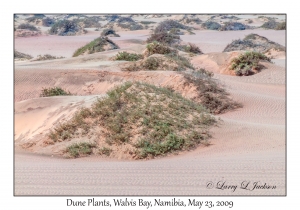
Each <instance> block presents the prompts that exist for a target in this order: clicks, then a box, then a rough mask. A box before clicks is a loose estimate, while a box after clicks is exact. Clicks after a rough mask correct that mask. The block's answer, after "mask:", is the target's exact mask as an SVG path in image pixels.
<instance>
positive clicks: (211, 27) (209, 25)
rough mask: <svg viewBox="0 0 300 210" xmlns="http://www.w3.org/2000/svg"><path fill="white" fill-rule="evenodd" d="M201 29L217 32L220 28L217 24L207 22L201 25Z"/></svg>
mask: <svg viewBox="0 0 300 210" xmlns="http://www.w3.org/2000/svg"><path fill="white" fill-rule="evenodd" d="M202 27H203V28H205V29H207V30H219V29H220V28H221V25H220V24H219V23H217V22H213V21H207V22H204V23H202Z"/></svg>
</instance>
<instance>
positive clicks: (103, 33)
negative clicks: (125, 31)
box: [101, 28, 120, 37]
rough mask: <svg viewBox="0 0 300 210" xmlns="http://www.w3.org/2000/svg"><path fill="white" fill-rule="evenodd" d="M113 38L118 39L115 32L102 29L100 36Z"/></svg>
mask: <svg viewBox="0 0 300 210" xmlns="http://www.w3.org/2000/svg"><path fill="white" fill-rule="evenodd" d="M110 35H111V36H115V37H120V35H119V34H117V33H116V32H115V30H113V29H109V28H108V29H104V30H103V31H102V32H101V36H110Z"/></svg>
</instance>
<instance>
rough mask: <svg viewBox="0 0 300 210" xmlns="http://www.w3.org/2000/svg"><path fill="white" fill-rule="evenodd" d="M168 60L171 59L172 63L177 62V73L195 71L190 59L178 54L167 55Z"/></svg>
mask: <svg viewBox="0 0 300 210" xmlns="http://www.w3.org/2000/svg"><path fill="white" fill-rule="evenodd" d="M165 56H166V57H167V58H169V59H170V60H172V61H175V63H176V64H177V65H178V66H177V67H176V69H175V70H176V71H184V70H186V69H195V67H194V66H193V64H192V63H191V62H190V60H189V59H187V58H185V57H183V56H181V55H179V54H178V53H174V52H172V53H169V54H166V55H165Z"/></svg>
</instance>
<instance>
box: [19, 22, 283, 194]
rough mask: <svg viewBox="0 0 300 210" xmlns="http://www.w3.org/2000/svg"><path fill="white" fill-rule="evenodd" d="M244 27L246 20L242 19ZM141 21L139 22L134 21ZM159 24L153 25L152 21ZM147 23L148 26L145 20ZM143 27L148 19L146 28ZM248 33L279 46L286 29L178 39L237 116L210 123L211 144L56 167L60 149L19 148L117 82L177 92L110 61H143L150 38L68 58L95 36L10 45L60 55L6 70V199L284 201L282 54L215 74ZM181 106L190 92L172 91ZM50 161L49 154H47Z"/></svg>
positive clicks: (163, 78)
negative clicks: (132, 56)
mask: <svg viewBox="0 0 300 210" xmlns="http://www.w3.org/2000/svg"><path fill="white" fill-rule="evenodd" d="M245 18H251V17H248V16H247V17H245ZM138 19H141V18H140V17H139V18H137V20H138ZM158 19H159V21H160V18H157V19H155V18H153V21H158ZM147 20H149V19H147ZM150 20H151V19H150ZM249 33H257V34H259V35H261V36H265V37H267V38H268V39H269V40H271V41H274V42H277V43H279V44H281V45H283V46H285V30H283V31H282V30H281V31H275V30H263V29H254V30H244V31H208V30H195V35H182V36H181V39H182V40H183V41H184V42H191V43H194V44H196V45H197V46H199V47H200V49H201V50H202V51H203V52H204V54H202V55H197V56H194V57H192V59H191V62H192V63H193V64H194V65H195V66H196V67H202V68H205V69H207V70H209V71H212V72H214V74H215V76H214V78H216V79H218V81H219V82H220V83H221V84H222V85H223V86H224V87H225V88H226V89H227V91H228V92H229V93H230V94H231V97H232V98H233V99H234V100H235V101H238V102H241V103H242V104H243V108H240V109H237V110H234V111H230V112H227V113H225V114H219V115H216V117H220V118H221V120H222V123H221V124H220V125H219V126H218V127H214V128H213V129H212V136H213V137H212V139H211V140H210V141H211V145H210V146H208V147H205V146H199V147H198V148H197V149H195V150H193V151H189V152H181V153H180V154H179V155H175V156H174V155H171V156H167V157H161V158H156V159H152V160H138V161H137V160H122V159H121V158H122V157H120V159H111V158H103V157H99V156H90V157H84V158H78V159H65V158H62V157H60V156H59V155H58V153H57V151H58V150H59V149H60V147H59V146H51V151H50V150H49V149H42V148H43V147H42V145H41V144H40V143H37V144H36V145H35V146H32V145H30V143H29V145H28V149H26V143H27V142H32V141H35V140H36V141H37V142H38V139H39V138H40V137H41V136H42V135H46V133H47V132H48V131H49V128H51V126H53V124H55V123H57V122H58V121H62V120H66V119H68V118H70V116H71V115H72V113H74V112H75V110H76V109H77V108H79V107H82V106H87V107H88V106H90V105H91V103H92V102H93V101H95V100H96V99H97V98H99V97H102V96H103V95H104V94H105V93H106V92H107V90H109V89H111V88H112V87H114V86H115V85H118V84H122V83H123V82H124V81H128V80H133V81H145V82H149V83H152V84H155V85H160V86H169V85H174V86H175V85H176V84H180V79H181V78H180V76H179V75H177V74H176V73H175V72H171V71H140V72H130V73H129V72H123V71H121V70H120V66H121V65H122V64H123V63H124V62H123V61H112V60H109V58H110V57H112V56H114V55H115V54H116V53H117V52H119V51H123V50H126V51H131V52H136V53H142V52H143V50H144V49H145V43H143V41H145V40H146V39H147V37H148V35H149V30H138V31H119V32H118V34H119V35H120V37H112V38H111V40H113V41H114V42H115V43H116V44H118V46H119V47H120V49H117V50H111V51H106V52H100V53H95V54H90V55H85V56H79V57H76V58H72V57H71V56H72V54H73V52H74V51H75V50H76V49H77V48H78V47H81V46H82V45H84V44H86V43H88V42H89V41H92V40H93V39H95V38H97V37H98V36H99V32H95V31H92V30H91V31H88V33H87V34H85V35H79V36H72V37H60V36H55V35H42V36H38V37H18V38H16V39H15V49H17V50H18V51H20V52H23V53H28V54H30V55H32V56H37V55H39V54H46V53H51V55H55V56H65V57H66V58H64V59H59V60H51V61H39V62H30V61H16V62H15V78H14V79H15V95H14V99H15V107H14V109H15V134H14V135H15V195H285V194H286V191H285V189H286V185H285V184H286V170H285V169H286V156H285V150H286V141H285V132H286V126H285V117H286V100H285V97H286V83H285V80H286V78H285V75H286V68H285V55H280V56H277V57H276V58H275V59H274V60H273V63H269V64H265V65H266V67H267V68H266V69H264V70H263V71H262V72H260V73H258V74H255V75H252V76H243V77H237V76H232V75H229V74H226V72H225V73H224V72H223V71H222V68H223V67H224V65H226V61H227V58H228V56H229V54H230V53H222V50H223V49H224V48H225V47H226V45H227V44H228V43H230V42H231V41H232V40H234V39H238V38H243V37H244V36H245V35H247V34H249ZM52 86H60V87H62V88H64V89H67V90H70V91H71V92H74V93H76V96H56V97H53V98H40V97H39V94H40V90H41V88H43V87H52ZM180 91H181V93H182V94H183V96H186V97H189V96H190V95H191V94H192V93H190V92H189V90H185V89H182V90H180ZM51 152H52V153H51ZM219 181H220V182H225V183H226V185H238V186H240V185H241V183H242V182H244V181H247V182H250V183H251V184H250V185H252V184H253V183H254V182H259V184H261V185H264V184H265V183H266V184H267V185H271V186H276V189H272V190H270V189H255V190H252V191H251V190H245V189H239V188H238V189H236V190H235V191H234V192H233V191H232V190H231V189H223V190H221V189H216V188H215V187H214V188H213V189H209V188H208V187H207V183H208V182H212V183H214V186H216V185H217V183H218V182H219Z"/></svg>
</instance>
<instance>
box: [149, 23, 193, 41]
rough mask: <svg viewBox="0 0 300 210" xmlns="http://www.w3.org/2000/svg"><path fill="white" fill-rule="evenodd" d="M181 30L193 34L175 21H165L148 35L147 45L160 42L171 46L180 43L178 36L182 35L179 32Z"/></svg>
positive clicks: (186, 27)
mask: <svg viewBox="0 0 300 210" xmlns="http://www.w3.org/2000/svg"><path fill="white" fill-rule="evenodd" d="M181 29H183V30H187V31H188V32H189V33H190V34H193V32H192V31H191V30H192V28H191V27H188V26H185V25H183V24H181V23H179V22H178V21H175V20H165V21H162V22H160V23H159V24H158V26H157V27H156V28H155V29H154V30H153V33H152V34H150V37H149V38H148V39H147V43H151V42H154V41H156V42H160V43H163V44H166V45H169V46H171V45H173V44H177V43H179V42H180V36H179V35H183V34H184V33H183V32H181Z"/></svg>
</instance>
